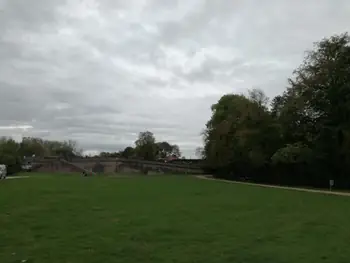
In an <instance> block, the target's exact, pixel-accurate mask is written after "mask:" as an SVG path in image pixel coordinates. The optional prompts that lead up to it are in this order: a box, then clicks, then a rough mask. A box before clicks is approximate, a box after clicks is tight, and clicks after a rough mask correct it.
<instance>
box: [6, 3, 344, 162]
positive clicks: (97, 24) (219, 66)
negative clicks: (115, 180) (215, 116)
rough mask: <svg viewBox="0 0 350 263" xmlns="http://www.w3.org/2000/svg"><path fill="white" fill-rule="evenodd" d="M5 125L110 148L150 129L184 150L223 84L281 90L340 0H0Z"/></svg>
mask: <svg viewBox="0 0 350 263" xmlns="http://www.w3.org/2000/svg"><path fill="white" fill-rule="evenodd" d="M0 14H1V15H0V126H1V127H5V126H7V127H9V126H11V125H18V126H21V125H22V126H23V125H27V126H28V125H31V126H33V128H32V129H27V130H25V131H23V129H21V128H14V129H12V128H11V129H0V135H13V136H14V137H15V138H20V137H21V136H22V135H33V136H41V137H45V138H48V139H50V138H51V139H74V140H77V141H78V143H79V144H80V145H81V147H83V148H84V149H85V150H93V151H106V150H108V151H114V150H119V149H120V148H123V147H125V146H127V145H130V144H132V143H133V141H135V139H136V137H137V134H138V132H140V131H144V130H151V131H153V132H154V133H155V136H156V138H158V139H159V140H168V141H170V142H171V143H177V144H179V145H180V147H181V148H182V151H183V152H184V154H185V155H187V156H191V155H192V156H194V151H195V148H196V146H199V145H200V144H201V137H200V132H201V130H202V129H203V128H204V125H205V122H206V121H207V120H208V118H209V117H210V106H211V105H212V104H213V103H215V102H216V101H217V99H218V98H219V97H220V96H221V95H222V94H224V93H227V92H245V91H246V90H247V89H249V88H252V87H260V88H262V89H263V90H264V91H265V92H266V93H267V95H268V96H274V95H276V94H279V93H281V92H282V91H283V89H284V87H285V85H286V79H287V77H289V76H290V75H291V73H292V70H293V69H294V68H295V67H297V66H298V64H299V63H300V62H301V60H302V58H303V52H304V51H305V50H306V49H308V48H311V47H312V43H313V42H314V41H317V40H320V39H321V38H323V37H325V36H330V35H332V34H334V33H341V32H343V31H345V30H348V17H349V14H350V4H349V2H348V1H345V0H339V1H337V4H336V5H335V4H334V1H331V0H320V1H316V0H310V1H307V2H305V1H301V0H297V1H293V2H291V1H288V0H278V1H277V0H268V1H258V0H248V1H229V0H219V1H210V0H191V1H170V0H167V1H164V0H152V1H151V0H147V1H146V0H145V1H141V0H130V1H114V0H113V1H112V0H104V1H102V0H84V1H80V0H79V1H77V0H69V1H58V0H50V1H46V0H45V1H44V0H33V1H31V3H30V8H29V5H28V3H27V2H26V1H21V0H0Z"/></svg>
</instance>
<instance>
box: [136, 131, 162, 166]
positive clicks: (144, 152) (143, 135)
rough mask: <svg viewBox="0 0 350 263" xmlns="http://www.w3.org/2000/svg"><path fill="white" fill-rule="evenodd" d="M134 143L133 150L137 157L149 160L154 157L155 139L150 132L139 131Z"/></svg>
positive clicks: (155, 150)
mask: <svg viewBox="0 0 350 263" xmlns="http://www.w3.org/2000/svg"><path fill="white" fill-rule="evenodd" d="M135 145H136V147H135V152H136V154H137V156H138V157H139V158H142V159H144V160H149V161H152V160H155V159H156V153H157V147H156V139H155V137H154V135H153V133H152V132H150V131H145V132H140V133H139V137H138V139H137V140H136V141H135Z"/></svg>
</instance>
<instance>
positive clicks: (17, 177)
mask: <svg viewBox="0 0 350 263" xmlns="http://www.w3.org/2000/svg"><path fill="white" fill-rule="evenodd" d="M20 178H29V176H27V175H21V176H8V177H6V180H8V179H20Z"/></svg>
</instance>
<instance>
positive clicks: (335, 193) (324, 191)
mask: <svg viewBox="0 0 350 263" xmlns="http://www.w3.org/2000/svg"><path fill="white" fill-rule="evenodd" d="M196 177H197V178H199V179H204V180H212V181H221V182H226V183H231V184H244V185H252V186H260V187H267V188H277V189H285V190H294V191H301V192H310V193H319V194H329V195H340V196H350V193H347V192H337V191H327V190H316V189H307V188H297V187H288V186H278V185H268V184H254V183H246V182H237V181H230V180H224V179H215V178H212V177H208V176H204V175H197V176H196Z"/></svg>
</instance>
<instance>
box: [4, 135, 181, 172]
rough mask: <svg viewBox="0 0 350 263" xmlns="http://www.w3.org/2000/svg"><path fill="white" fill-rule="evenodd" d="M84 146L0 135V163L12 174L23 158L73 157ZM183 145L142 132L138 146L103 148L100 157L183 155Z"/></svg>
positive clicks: (150, 158)
mask: <svg viewBox="0 0 350 263" xmlns="http://www.w3.org/2000/svg"><path fill="white" fill-rule="evenodd" d="M82 152H83V150H82V149H79V148H78V144H77V142H75V141H72V140H68V141H54V140H43V139H41V138H34V137H24V138H23V139H22V141H21V142H16V141H15V140H13V139H12V138H11V137H1V138H0V164H6V165H7V167H8V172H9V174H11V173H15V172H18V171H20V169H21V165H22V164H23V162H26V159H25V157H27V160H28V159H29V160H30V159H31V157H33V156H35V157H37V158H40V157H45V156H59V157H61V158H62V159H65V160H67V161H70V160H72V158H74V157H82V156H83V153H82ZM180 156H181V152H180V148H179V146H178V145H176V144H170V143H168V142H166V141H161V142H157V141H156V139H155V137H154V135H153V133H152V132H150V131H145V132H140V133H139V136H138V138H137V140H136V141H135V146H134V147H131V146H128V147H126V148H125V149H124V150H121V151H116V152H101V153H100V154H99V155H98V157H121V158H135V159H144V160H149V161H154V160H157V159H166V158H168V157H175V158H180Z"/></svg>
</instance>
